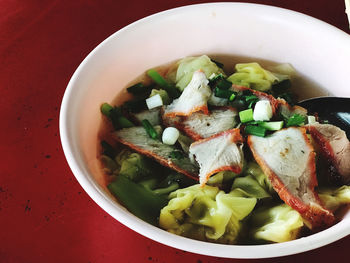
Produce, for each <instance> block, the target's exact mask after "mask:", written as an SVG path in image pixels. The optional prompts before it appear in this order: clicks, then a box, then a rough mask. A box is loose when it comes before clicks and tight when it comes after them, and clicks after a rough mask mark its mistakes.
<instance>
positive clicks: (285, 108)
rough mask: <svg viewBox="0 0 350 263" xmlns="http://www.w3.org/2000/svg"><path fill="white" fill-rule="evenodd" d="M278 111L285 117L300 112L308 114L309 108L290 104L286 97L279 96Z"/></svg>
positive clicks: (302, 114)
mask: <svg viewBox="0 0 350 263" xmlns="http://www.w3.org/2000/svg"><path fill="white" fill-rule="evenodd" d="M277 101H278V105H279V108H278V112H279V113H280V114H281V115H282V116H285V117H288V118H289V117H292V116H293V115H294V114H299V115H301V116H307V109H305V108H303V107H301V106H298V105H295V106H290V105H289V104H288V103H287V102H286V101H285V100H284V99H281V98H278V99H277Z"/></svg>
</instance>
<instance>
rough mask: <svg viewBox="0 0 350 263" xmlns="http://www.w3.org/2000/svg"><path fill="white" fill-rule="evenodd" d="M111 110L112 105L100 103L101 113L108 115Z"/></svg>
mask: <svg viewBox="0 0 350 263" xmlns="http://www.w3.org/2000/svg"><path fill="white" fill-rule="evenodd" d="M112 110H113V106H111V105H109V104H108V103H103V104H102V105H101V112H102V114H103V115H105V116H107V117H110V115H111V111H112Z"/></svg>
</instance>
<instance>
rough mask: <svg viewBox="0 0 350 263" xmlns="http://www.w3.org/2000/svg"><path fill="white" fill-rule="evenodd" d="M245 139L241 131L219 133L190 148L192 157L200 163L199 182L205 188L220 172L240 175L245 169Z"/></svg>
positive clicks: (233, 130)
mask: <svg viewBox="0 0 350 263" xmlns="http://www.w3.org/2000/svg"><path fill="white" fill-rule="evenodd" d="M242 148H243V138H242V136H241V134H240V131H239V129H232V130H228V131H224V132H221V133H218V134H216V135H214V136H212V137H209V138H206V139H203V140H200V141H196V142H194V143H192V144H191V146H190V155H192V156H193V158H194V159H195V160H196V161H197V162H198V164H199V167H200V170H199V182H200V184H201V186H204V185H205V184H206V182H207V181H208V179H209V177H210V176H211V175H213V174H215V173H218V172H220V171H233V172H234V173H240V172H241V171H242V167H243V159H244V157H243V151H242Z"/></svg>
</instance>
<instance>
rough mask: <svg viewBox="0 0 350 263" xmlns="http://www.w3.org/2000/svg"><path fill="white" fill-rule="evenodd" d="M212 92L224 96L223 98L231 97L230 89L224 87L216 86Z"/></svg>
mask: <svg viewBox="0 0 350 263" xmlns="http://www.w3.org/2000/svg"><path fill="white" fill-rule="evenodd" d="M214 94H215V96H216V97H218V98H224V99H228V98H230V97H231V95H232V94H234V93H233V91H232V90H224V89H219V88H218V87H216V88H215V89H214Z"/></svg>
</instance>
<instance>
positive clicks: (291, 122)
mask: <svg viewBox="0 0 350 263" xmlns="http://www.w3.org/2000/svg"><path fill="white" fill-rule="evenodd" d="M305 120H306V118H305V117H304V116H302V115H300V114H293V116H292V117H290V118H289V119H288V120H287V123H286V126H287V127H290V126H302V125H304V124H305Z"/></svg>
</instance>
